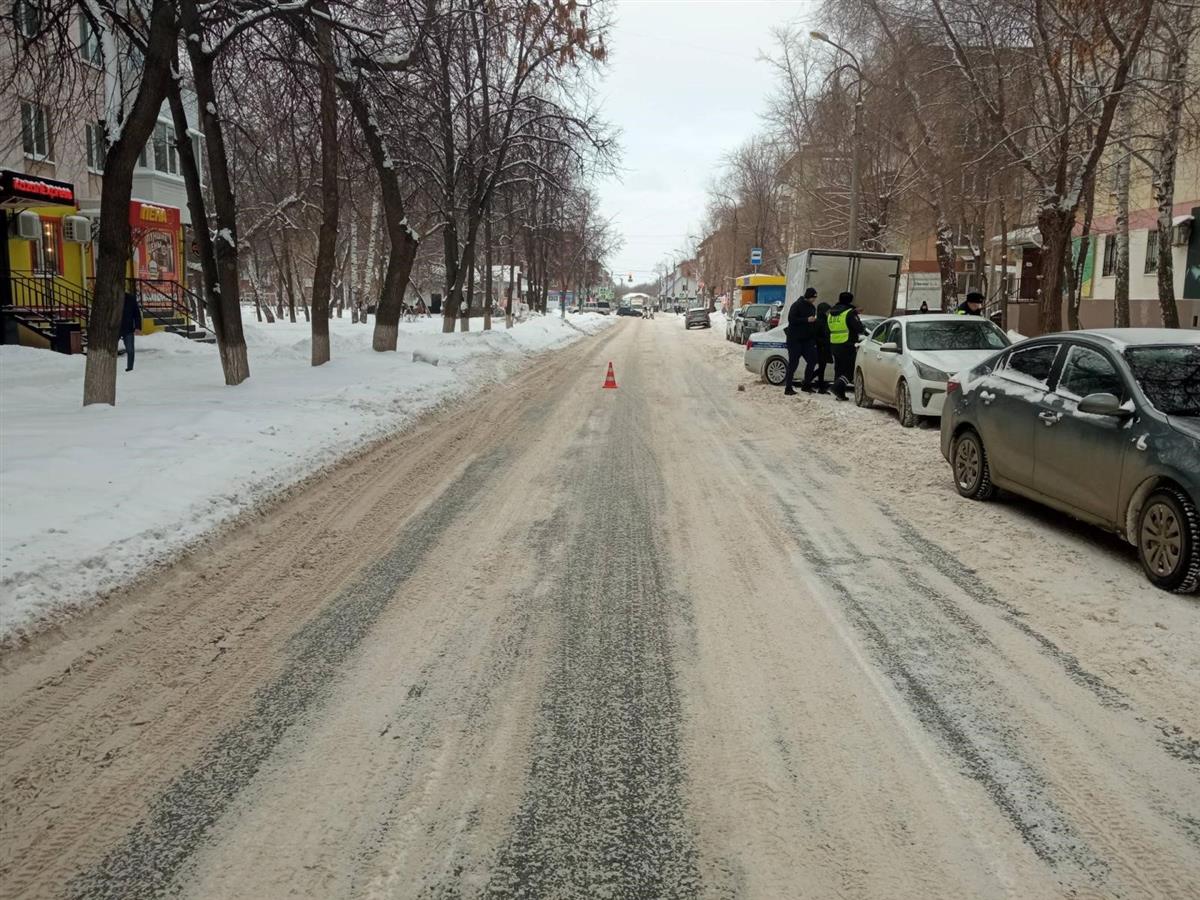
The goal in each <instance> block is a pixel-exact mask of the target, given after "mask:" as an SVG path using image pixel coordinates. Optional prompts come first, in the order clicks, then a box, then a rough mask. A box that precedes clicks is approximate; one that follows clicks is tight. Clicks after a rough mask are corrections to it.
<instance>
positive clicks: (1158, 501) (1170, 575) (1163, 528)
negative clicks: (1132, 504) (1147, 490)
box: [1137, 487, 1200, 594]
mask: <svg viewBox="0 0 1200 900" xmlns="http://www.w3.org/2000/svg"><path fill="white" fill-rule="evenodd" d="M1137 548H1138V559H1139V560H1141V563H1142V569H1144V570H1145V572H1146V577H1147V578H1149V579H1150V581H1151V583H1152V584H1154V586H1155V587H1160V588H1162V589H1163V590H1166V591H1176V592H1178V593H1180V594H1192V593H1195V592H1196V590H1197V588H1200V513H1198V512H1197V511H1196V505H1195V504H1194V503H1192V501H1191V500H1190V499H1189V498H1188V496H1187V495H1186V494H1185V493H1183V491H1180V490H1178V489H1176V488H1171V487H1166V488H1159V489H1158V490H1156V491H1155V492H1154V493H1153V494H1151V495H1150V496H1149V497H1148V498H1146V503H1145V505H1143V506H1142V511H1141V513H1140V514H1139V515H1138V530H1137Z"/></svg>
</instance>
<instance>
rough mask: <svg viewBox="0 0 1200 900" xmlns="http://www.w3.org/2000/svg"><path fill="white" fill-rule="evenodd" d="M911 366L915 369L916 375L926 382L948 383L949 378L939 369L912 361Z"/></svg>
mask: <svg viewBox="0 0 1200 900" xmlns="http://www.w3.org/2000/svg"><path fill="white" fill-rule="evenodd" d="M913 365H914V366H916V367H917V374H918V375H920V376H921V377H922V378H924V379H925V380H926V381H949V380H950V376H949V375H947V374H946V373H945V372H943V371H942V370H941V369H935V368H934V367H933V366H927V365H925V364H924V363H921V362H917V360H915V359H914V360H913Z"/></svg>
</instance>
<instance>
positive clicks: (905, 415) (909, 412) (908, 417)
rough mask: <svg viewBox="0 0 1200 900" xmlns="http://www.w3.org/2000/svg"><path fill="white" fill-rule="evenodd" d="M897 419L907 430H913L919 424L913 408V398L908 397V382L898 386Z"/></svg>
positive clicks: (902, 382)
mask: <svg viewBox="0 0 1200 900" xmlns="http://www.w3.org/2000/svg"><path fill="white" fill-rule="evenodd" d="M896 417H897V418H898V419H899V420H900V424H901V425H902V426H903V427H905V428H912V427H913V426H914V425H916V424H917V415H916V413H914V412H913V408H912V398H911V397H909V395H908V382H907V381H903V380H902V381H901V382H900V383H899V384H898V385H896Z"/></svg>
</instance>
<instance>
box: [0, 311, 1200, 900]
mask: <svg viewBox="0 0 1200 900" xmlns="http://www.w3.org/2000/svg"><path fill="white" fill-rule="evenodd" d="M718 330H719V329H714V330H713V332H703V333H701V332H687V333H685V332H684V330H683V327H682V324H681V323H680V321H679V320H678V319H677V318H674V317H671V316H665V317H659V318H658V319H657V320H655V321H652V322H651V321H641V320H626V321H623V322H620V323H618V325H617V327H614V328H612V329H610V330H609V331H607V332H605V333H604V334H602V335H601V336H599V337H594V338H590V339H587V340H584V341H581V342H580V343H578V344H576V345H574V346H572V347H570V348H568V349H566V350H563V351H559V352H557V353H555V354H552V355H550V356H548V357H546V358H543V359H542V360H540V361H538V362H536V363H535V364H533V365H532V366H530V367H529V368H527V369H525V370H524V371H523V372H522V373H521V374H519V375H518V376H516V378H514V379H513V380H511V381H509V382H508V383H506V384H504V385H501V386H497V387H496V388H493V389H491V390H489V391H487V392H485V393H484V394H483V395H482V396H481V397H480V398H479V399H478V400H474V401H471V402H470V403H469V405H466V406H459V407H457V408H455V409H452V410H447V411H443V412H440V413H438V414H436V415H435V416H433V417H431V418H427V419H426V420H424V421H423V422H422V424H421V425H420V426H419V427H418V428H416V429H415V430H413V431H410V432H408V433H406V434H405V435H403V436H401V437H399V438H396V439H394V440H391V441H389V442H387V443H384V444H381V445H379V446H378V447H377V448H376V449H375V450H373V451H372V452H370V453H369V454H367V455H365V456H363V457H362V458H360V459H358V460H356V461H355V462H353V463H351V464H349V465H347V466H344V467H342V468H340V469H336V470H334V471H333V472H331V473H330V474H329V475H327V476H326V477H324V478H323V479H321V480H320V481H318V482H316V483H315V484H313V485H311V486H310V487H308V488H306V489H305V490H303V491H302V492H299V493H297V494H295V495H294V496H293V497H291V498H290V499H288V500H286V501H284V502H282V503H280V504H279V505H277V506H276V507H275V508H273V509H272V510H270V511H269V512H267V513H265V514H264V515H263V516H261V517H260V518H259V519H258V520H256V521H254V522H252V523H250V524H247V525H245V526H243V527H240V528H239V529H238V530H236V531H233V532H231V533H229V534H228V535H226V536H224V537H222V538H220V539H219V540H218V541H216V542H215V543H214V545H213V546H211V547H209V548H207V549H206V550H204V551H200V552H197V553H196V554H194V555H193V556H191V557H189V558H187V559H185V560H183V561H182V562H180V563H179V564H178V565H177V566H175V567H174V568H172V569H170V570H168V571H166V572H165V573H164V574H163V575H162V576H161V577H160V578H158V579H157V580H156V581H154V582H153V583H149V584H146V585H144V586H141V587H139V588H138V589H137V590H136V591H135V592H132V593H131V594H130V595H129V596H128V597H126V598H124V599H121V600H116V599H114V600H111V601H110V602H109V603H108V604H107V605H105V606H103V607H101V608H99V609H97V610H95V611H93V612H91V613H89V614H87V615H86V616H84V617H82V618H80V619H78V620H77V621H75V622H74V623H72V624H70V625H68V626H66V627H64V628H63V629H61V630H59V631H56V632H52V633H46V634H43V635H41V636H39V637H37V638H35V639H34V641H33V642H32V643H31V644H30V645H28V646H26V647H24V648H21V649H19V650H16V651H12V652H10V653H8V654H7V655H6V656H5V657H3V658H2V659H0V666H2V672H0V674H2V676H3V682H4V688H5V689H4V691H3V696H2V697H0V754H2V759H3V762H2V766H3V773H2V774H3V792H2V794H0V828H2V829H3V831H2V834H0V838H2V840H0V850H2V855H0V885H2V886H3V887H4V893H5V895H6V896H14V897H43V896H45V897H51V896H65V897H75V898H108V897H111V898H118V897H119V898H141V897H155V896H164V895H180V896H185V897H192V898H215V897H221V898H224V897H229V898H234V897H254V898H274V897H311V898H330V897H459V896H488V897H563V898H567V897H572V898H573V897H614V898H616V897H753V898H759V897H761V898H777V897H854V898H859V897H864V898H865V897H880V898H883V897H887V898H898V897H912V898H930V897H945V898H963V897H1014V898H1041V897H1047V898H1049V897H1060V896H1072V897H1076V896H1077V897H1143V896H1155V897H1181V898H1183V897H1195V896H1197V895H1198V894H1200V744H1198V743H1197V739H1200V704H1197V702H1196V698H1197V697H1198V696H1200V605H1198V604H1197V603H1196V601H1195V600H1194V599H1191V600H1189V599H1188V598H1184V597H1177V596H1173V595H1167V594H1162V593H1160V592H1157V591H1155V590H1153V589H1152V588H1150V587H1148V586H1147V585H1146V584H1145V583H1144V581H1143V580H1142V577H1141V574H1140V572H1139V571H1138V569H1137V567H1136V564H1135V563H1134V561H1133V559H1132V555H1131V554H1130V553H1129V552H1128V551H1127V548H1123V547H1122V546H1121V545H1120V544H1118V543H1116V542H1114V541H1111V540H1109V539H1107V538H1105V537H1103V536H1101V535H1098V534H1096V533H1093V532H1091V531H1089V530H1087V529H1083V528H1080V527H1077V526H1075V525H1073V524H1071V523H1070V522H1069V521H1067V520H1065V519H1063V518H1061V517H1059V516H1056V515H1053V514H1050V513H1046V512H1042V511H1039V510H1038V509H1037V508H1035V507H1033V506H1032V505H1029V504H1025V503H1023V502H1020V501H1015V500H1002V501H1000V502H997V503H995V504H991V505H981V504H971V503H968V502H967V501H963V500H961V499H960V498H958V497H957V495H956V494H955V493H954V491H953V487H952V486H951V484H950V482H949V477H948V473H947V472H946V470H945V466H944V465H943V463H942V461H941V458H940V456H938V452H937V434H936V432H935V431H933V430H929V429H916V430H911V431H903V430H901V429H900V428H899V427H898V426H897V425H896V424H895V422H894V420H893V418H892V417H891V416H890V415H889V414H888V413H887V412H884V411H881V410H874V411H873V410H859V409H856V408H854V407H853V406H852V404H841V405H835V404H834V401H833V400H832V398H828V397H806V396H800V397H797V398H787V399H785V398H784V397H783V396H782V394H781V392H779V391H776V390H769V389H767V388H766V387H764V386H762V385H758V384H755V383H753V382H752V381H751V380H750V378H749V377H748V376H747V374H746V373H745V372H744V371H743V370H742V369H741V362H740V356H741V354H740V350H739V348H737V347H734V346H733V345H730V344H726V343H725V342H724V341H722V340H721V338H720V336H719V335H718V334H716V333H715V332H716V331H718ZM609 360H612V361H613V362H614V364H615V368H616V374H617V379H618V382H619V384H620V387H619V389H618V390H616V391H603V390H601V389H600V384H601V382H602V380H603V377H604V370H605V366H606V364H607V362H608V361H609ZM739 384H744V385H745V386H746V389H745V391H741V392H739V391H737V390H736V387H737V385H739Z"/></svg>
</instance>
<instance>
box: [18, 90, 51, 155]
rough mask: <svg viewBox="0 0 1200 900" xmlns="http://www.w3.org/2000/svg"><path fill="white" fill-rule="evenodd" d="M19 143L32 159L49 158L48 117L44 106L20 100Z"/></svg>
mask: <svg viewBox="0 0 1200 900" xmlns="http://www.w3.org/2000/svg"><path fill="white" fill-rule="evenodd" d="M21 144H22V146H23V147H24V149H25V155H26V156H28V157H30V158H32V159H43V160H49V159H50V117H49V113H47V112H46V107H44V106H42V105H41V104H40V103H34V102H33V101H32V100H22V101H21Z"/></svg>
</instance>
